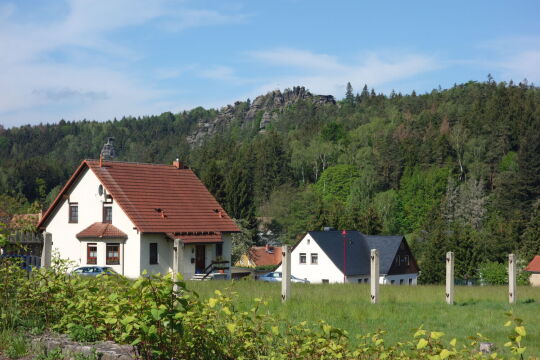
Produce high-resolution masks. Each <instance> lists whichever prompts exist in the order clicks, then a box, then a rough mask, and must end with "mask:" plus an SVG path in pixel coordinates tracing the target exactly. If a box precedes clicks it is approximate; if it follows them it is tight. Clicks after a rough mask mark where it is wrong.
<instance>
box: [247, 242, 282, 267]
mask: <svg viewBox="0 0 540 360" xmlns="http://www.w3.org/2000/svg"><path fill="white" fill-rule="evenodd" d="M249 259H250V260H251V261H253V263H254V264H255V266H269V265H279V264H280V263H281V246H275V247H270V252H269V251H267V249H266V246H253V247H251V248H250V249H249Z"/></svg>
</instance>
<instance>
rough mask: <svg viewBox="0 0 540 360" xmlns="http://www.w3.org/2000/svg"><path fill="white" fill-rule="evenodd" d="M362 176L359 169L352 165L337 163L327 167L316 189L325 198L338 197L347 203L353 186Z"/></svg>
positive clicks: (337, 198)
mask: <svg viewBox="0 0 540 360" xmlns="http://www.w3.org/2000/svg"><path fill="white" fill-rule="evenodd" d="M359 176H360V174H359V172H358V169H356V168H355V167H354V166H351V165H336V166H332V167H329V168H328V169H326V170H325V171H324V172H323V173H322V175H321V177H320V179H319V180H318V181H317V183H316V184H315V187H314V189H315V191H316V192H317V193H318V194H319V195H321V196H322V197H323V198H324V199H336V200H339V201H341V202H342V203H345V202H346V201H347V198H348V197H349V194H350V193H351V187H352V185H353V183H354V181H355V180H356V179H358V178H359Z"/></svg>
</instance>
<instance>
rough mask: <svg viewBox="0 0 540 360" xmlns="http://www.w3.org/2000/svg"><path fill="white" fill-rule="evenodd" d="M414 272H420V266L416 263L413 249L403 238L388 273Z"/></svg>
mask: <svg viewBox="0 0 540 360" xmlns="http://www.w3.org/2000/svg"><path fill="white" fill-rule="evenodd" d="M414 273H418V266H417V265H416V260H415V258H414V256H413V255H412V252H411V249H410V248H409V246H408V245H407V242H406V241H405V240H403V241H402V242H401V245H400V246H399V248H398V251H397V253H396V256H395V257H394V260H393V261H392V265H391V266H390V269H389V271H388V275H400V274H414Z"/></svg>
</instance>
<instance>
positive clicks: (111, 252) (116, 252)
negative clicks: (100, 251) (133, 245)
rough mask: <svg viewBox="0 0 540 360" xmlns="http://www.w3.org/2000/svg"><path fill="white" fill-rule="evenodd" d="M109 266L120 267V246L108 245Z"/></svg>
mask: <svg viewBox="0 0 540 360" xmlns="http://www.w3.org/2000/svg"><path fill="white" fill-rule="evenodd" d="M106 264H107V265H120V244H107V261H106Z"/></svg>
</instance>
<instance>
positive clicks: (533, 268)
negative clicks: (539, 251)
mask: <svg viewBox="0 0 540 360" xmlns="http://www.w3.org/2000/svg"><path fill="white" fill-rule="evenodd" d="M524 270H525V271H530V272H538V273H540V255H536V256H535V257H534V259H532V261H531V262H530V263H529V265H527V267H526V268H525V269H524Z"/></svg>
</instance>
